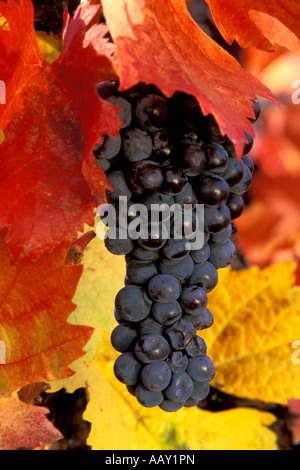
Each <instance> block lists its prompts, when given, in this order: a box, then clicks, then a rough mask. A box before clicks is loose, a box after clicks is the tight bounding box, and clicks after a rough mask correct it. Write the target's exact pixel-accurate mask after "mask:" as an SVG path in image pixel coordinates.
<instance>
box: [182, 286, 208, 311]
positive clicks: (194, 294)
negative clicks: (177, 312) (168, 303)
mask: <svg viewBox="0 0 300 470" xmlns="http://www.w3.org/2000/svg"><path fill="white" fill-rule="evenodd" d="M207 302H208V299H207V294H206V292H205V291H204V290H203V289H202V288H201V287H199V286H190V287H183V289H182V291H181V294H180V297H179V303H180V305H181V307H182V309H183V311H184V313H188V314H191V315H197V313H199V312H200V311H201V310H202V308H205V307H206V306H207Z"/></svg>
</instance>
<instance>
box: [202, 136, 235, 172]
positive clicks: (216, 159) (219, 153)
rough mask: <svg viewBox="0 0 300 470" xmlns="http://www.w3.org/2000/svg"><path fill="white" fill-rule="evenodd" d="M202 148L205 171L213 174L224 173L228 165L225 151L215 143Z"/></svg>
mask: <svg viewBox="0 0 300 470" xmlns="http://www.w3.org/2000/svg"><path fill="white" fill-rule="evenodd" d="M202 148H203V151H204V153H205V157H206V168H205V169H206V170H208V171H211V172H213V173H215V174H220V173H224V171H226V169H227V167H228V163H229V157H228V153H227V151H226V149H225V148H224V147H223V146H222V145H221V144H217V143H211V144H206V145H204V146H203V147H202Z"/></svg>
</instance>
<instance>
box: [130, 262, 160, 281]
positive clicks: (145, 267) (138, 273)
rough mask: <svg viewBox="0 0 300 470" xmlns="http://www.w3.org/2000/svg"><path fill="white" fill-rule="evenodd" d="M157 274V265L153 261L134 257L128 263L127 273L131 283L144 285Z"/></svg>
mask: <svg viewBox="0 0 300 470" xmlns="http://www.w3.org/2000/svg"><path fill="white" fill-rule="evenodd" d="M155 274H157V267H156V265H155V264H154V263H152V262H151V261H139V260H135V259H132V260H130V261H129V262H128V263H127V264H126V275H127V278H128V283H129V284H135V285H138V286H143V285H144V284H145V283H146V282H148V281H149V280H150V279H151V277H153V276H154V275H155Z"/></svg>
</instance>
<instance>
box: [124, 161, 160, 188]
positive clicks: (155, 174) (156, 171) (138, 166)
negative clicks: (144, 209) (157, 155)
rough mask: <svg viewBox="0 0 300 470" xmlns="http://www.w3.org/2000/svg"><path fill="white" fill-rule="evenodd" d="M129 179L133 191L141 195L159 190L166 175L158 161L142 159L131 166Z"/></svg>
mask: <svg viewBox="0 0 300 470" xmlns="http://www.w3.org/2000/svg"><path fill="white" fill-rule="evenodd" d="M127 181H128V184H129V186H130V188H131V189H132V191H133V192H134V193H135V194H138V195H139V196H141V195H148V194H153V193H155V192H157V191H159V190H160V187H161V185H162V184H163V181H164V177H163V174H162V172H161V170H160V168H159V166H158V164H157V163H155V162H152V161H150V160H141V161H139V162H136V163H134V164H133V165H132V166H131V167H130V169H129V171H128V174H127Z"/></svg>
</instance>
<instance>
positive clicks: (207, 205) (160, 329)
mask: <svg viewBox="0 0 300 470" xmlns="http://www.w3.org/2000/svg"><path fill="white" fill-rule="evenodd" d="M98 93H99V95H100V96H101V97H102V98H104V99H107V100H108V101H110V102H111V103H112V104H114V105H115V106H117V108H118V109H119V114H120V117H121V119H122V122H123V124H124V127H123V128H122V129H121V131H120V134H119V136H118V137H114V138H113V137H110V136H105V137H104V141H103V144H102V145H101V146H98V148H97V149H96V150H95V155H96V158H97V160H98V162H99V164H100V165H101V167H102V168H103V170H104V171H105V172H106V174H107V176H108V179H109V181H110V183H111V186H112V188H113V191H108V192H107V199H108V202H109V203H110V204H112V205H113V206H114V207H115V208H116V213H117V214H118V209H119V203H118V201H119V197H120V196H126V197H127V200H128V213H127V214H126V220H125V221H124V220H121V217H119V218H117V232H116V233H117V236H115V237H112V236H110V231H111V227H110V226H109V224H108V230H107V232H106V235H105V245H106V248H107V249H108V250H109V251H110V252H111V253H114V254H118V255H125V260H126V276H125V282H124V287H123V288H122V289H121V290H120V291H119V292H118V293H117V295H116V298H115V312H114V314H115V318H116V320H117V322H118V325H117V326H116V327H115V329H114V330H113V331H112V334H111V342H112V345H113V347H114V348H115V349H116V350H117V351H118V352H119V353H120V355H119V356H118V358H117V359H116V361H115V364H114V373H115V375H116V377H117V379H118V380H119V381H120V382H122V383H124V384H125V385H126V386H127V389H128V391H129V392H130V393H131V394H133V395H134V396H135V397H136V398H137V400H138V402H139V403H140V404H141V405H143V406H145V407H154V406H159V407H160V408H161V409H163V410H165V411H169V412H172V411H177V410H179V409H180V408H182V407H183V406H187V407H190V406H195V405H197V404H198V402H199V400H203V399H204V398H206V397H207V396H208V394H209V390H210V386H209V382H210V381H211V380H212V379H213V377H214V375H215V368H214V364H213V362H212V360H211V359H210V357H209V356H208V355H207V348H206V344H205V342H204V340H203V339H202V338H201V337H200V336H199V335H197V331H198V330H199V331H200V330H203V329H205V328H209V327H210V326H211V325H212V324H213V315H212V313H211V312H210V310H209V309H208V308H207V303H208V299H207V293H209V292H211V291H212V290H213V289H214V288H215V287H216V285H217V282H218V269H220V268H224V267H226V266H229V265H230V264H231V263H232V261H233V260H234V258H235V256H236V248H235V245H234V243H233V242H232V241H231V235H232V234H233V233H235V232H236V230H237V228H236V225H235V223H234V220H235V219H236V218H238V217H239V216H240V215H241V214H242V212H243V209H244V201H243V193H245V192H246V191H247V190H248V188H249V186H250V184H251V179H252V172H253V163H252V161H251V159H250V158H249V156H247V153H248V152H249V151H250V149H251V147H252V145H253V138H252V137H251V136H250V135H246V139H245V140H246V142H245V145H244V152H243V153H244V155H243V157H242V159H241V160H238V159H237V157H236V153H235V149H234V145H233V144H232V142H231V141H230V140H229V139H228V138H227V137H226V136H225V137H224V136H222V135H221V133H220V130H219V128H218V126H217V123H216V121H215V120H214V118H213V116H212V115H208V116H206V117H205V116H203V114H202V113H201V110H200V107H199V105H198V103H197V101H196V100H195V99H194V98H193V97H191V96H189V95H186V94H183V93H176V94H175V95H174V96H173V97H171V98H166V97H165V96H164V95H163V94H162V93H161V92H160V91H159V90H158V89H157V88H156V87H154V86H148V85H145V84H138V85H137V86H135V87H133V88H132V89H130V90H127V91H124V92H119V91H118V84H117V83H115V82H110V83H103V84H100V85H99V86H98ZM253 109H254V112H255V119H252V122H254V121H255V120H256V119H257V118H258V116H259V112H260V108H259V105H258V103H257V102H253ZM136 203H140V204H143V205H144V206H146V207H149V208H150V207H151V205H152V204H155V203H156V204H157V203H158V204H160V208H161V209H162V210H161V213H160V219H159V221H158V223H157V224H156V225H155V224H154V225H153V224H151V226H150V224H149V230H148V231H147V233H146V234H145V233H144V234H143V235H141V236H140V237H138V238H136V239H132V238H131V237H130V234H128V233H127V232H126V223H127V224H128V222H129V221H133V220H134V217H135V216H136V213H133V212H132V213H131V209H130V208H131V207H133V206H132V204H136ZM174 203H176V204H179V205H180V207H182V208H184V207H185V205H186V204H190V205H191V206H190V207H192V210H193V211H195V208H196V205H197V204H203V205H204V245H203V246H202V247H201V248H199V249H189V245H188V244H187V241H188V240H187V239H186V238H185V236H183V237H181V238H180V237H177V236H176V237H175V236H174V233H173V231H172V223H173V224H174V221H173V222H172V223H171V231H170V234H169V235H170V236H168V237H167V236H165V234H164V232H163V231H162V221H163V218H164V210H163V208H165V209H166V211H165V213H166V217H167V216H169V212H168V210H167V209H168V208H169V207H170V206H171V205H172V204H174ZM182 220H183V222H182V224H183V225H184V224H187V225H189V224H192V225H193V223H194V222H195V221H194V219H193V217H191V218H190V219H189V220H185V219H184V218H183V219H182ZM183 233H184V234H185V232H184V230H183ZM124 234H125V235H124Z"/></svg>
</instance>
